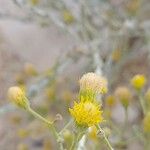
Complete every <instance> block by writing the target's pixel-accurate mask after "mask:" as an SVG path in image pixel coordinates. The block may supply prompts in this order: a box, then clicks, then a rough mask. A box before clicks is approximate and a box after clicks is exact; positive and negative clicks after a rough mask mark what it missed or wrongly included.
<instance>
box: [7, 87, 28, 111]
mask: <svg viewBox="0 0 150 150" xmlns="http://www.w3.org/2000/svg"><path fill="white" fill-rule="evenodd" d="M8 99H9V100H10V101H12V102H13V103H14V104H15V105H17V106H18V107H21V108H24V109H27V108H28V107H29V101H28V99H27V98H26V96H25V93H24V92H23V91H22V90H21V88H19V87H17V86H14V87H10V88H9V90H8Z"/></svg>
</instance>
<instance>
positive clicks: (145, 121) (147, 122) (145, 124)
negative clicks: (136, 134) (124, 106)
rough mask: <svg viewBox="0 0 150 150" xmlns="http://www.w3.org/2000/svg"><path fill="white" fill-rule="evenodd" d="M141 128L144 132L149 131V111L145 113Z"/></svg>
mask: <svg viewBox="0 0 150 150" xmlns="http://www.w3.org/2000/svg"><path fill="white" fill-rule="evenodd" d="M143 129H144V131H145V132H148V133H150V112H148V113H147V114H146V116H145V117H144V120H143Z"/></svg>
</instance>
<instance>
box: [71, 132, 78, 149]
mask: <svg viewBox="0 0 150 150" xmlns="http://www.w3.org/2000/svg"><path fill="white" fill-rule="evenodd" d="M78 136H79V135H78V134H77V135H74V139H73V142H72V145H71V147H70V150H74V149H75V147H76V144H77V141H78Z"/></svg>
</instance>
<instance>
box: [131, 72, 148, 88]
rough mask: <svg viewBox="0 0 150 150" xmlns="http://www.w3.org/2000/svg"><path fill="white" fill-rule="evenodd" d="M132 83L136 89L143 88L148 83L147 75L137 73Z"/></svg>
mask: <svg viewBox="0 0 150 150" xmlns="http://www.w3.org/2000/svg"><path fill="white" fill-rule="evenodd" d="M131 84H132V86H133V87H134V88H135V89H136V90H141V89H142V88H143V87H144V85H145V84H146V77H145V76H144V75H140V74H138V75H135V76H134V77H133V78H132V79H131Z"/></svg>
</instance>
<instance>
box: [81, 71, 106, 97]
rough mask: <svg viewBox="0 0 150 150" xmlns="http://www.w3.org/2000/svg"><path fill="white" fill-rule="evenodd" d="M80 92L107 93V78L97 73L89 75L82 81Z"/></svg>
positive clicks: (84, 76)
mask: <svg viewBox="0 0 150 150" xmlns="http://www.w3.org/2000/svg"><path fill="white" fill-rule="evenodd" d="M79 82H80V91H89V92H91V93H95V94H104V93H107V80H106V78H104V77H102V76H100V75H97V74H95V73H92V72H91V73H87V74H85V75H83V76H82V78H81V79H80V81H79Z"/></svg>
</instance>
